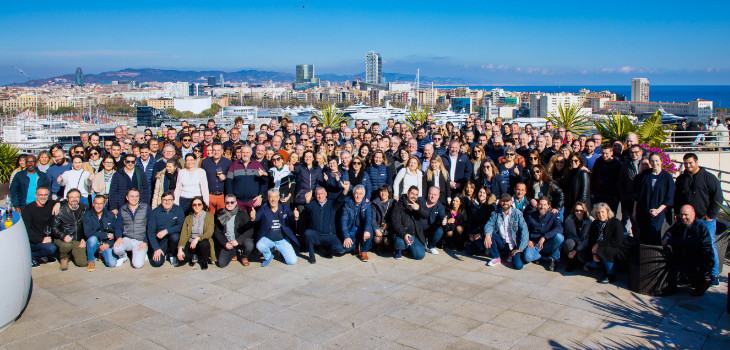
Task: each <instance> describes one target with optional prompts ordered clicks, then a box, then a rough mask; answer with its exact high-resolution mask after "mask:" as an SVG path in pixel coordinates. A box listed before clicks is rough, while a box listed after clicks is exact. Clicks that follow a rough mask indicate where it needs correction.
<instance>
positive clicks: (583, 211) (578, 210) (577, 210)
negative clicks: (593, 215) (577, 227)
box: [575, 209, 586, 213]
mask: <svg viewBox="0 0 730 350" xmlns="http://www.w3.org/2000/svg"><path fill="white" fill-rule="evenodd" d="M575 212H576V213H585V212H586V211H585V210H583V209H576V210H575Z"/></svg>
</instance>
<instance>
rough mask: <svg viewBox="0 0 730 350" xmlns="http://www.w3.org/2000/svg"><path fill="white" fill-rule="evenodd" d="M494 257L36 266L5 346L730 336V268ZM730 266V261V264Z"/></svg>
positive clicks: (717, 344)
mask: <svg viewBox="0 0 730 350" xmlns="http://www.w3.org/2000/svg"><path fill="white" fill-rule="evenodd" d="M484 262H485V260H484V259H483V258H471V257H462V256H460V255H455V254H454V253H450V254H446V253H445V252H443V251H442V252H441V254H440V255H438V256H433V255H428V254H427V256H426V259H425V260H423V261H413V260H409V259H408V258H404V259H403V260H401V261H397V260H395V259H393V258H391V257H389V256H383V257H377V256H375V255H374V254H371V261H370V262H369V263H363V262H360V261H359V260H358V259H356V258H355V257H353V256H350V255H347V256H345V257H342V258H335V259H332V260H327V259H323V258H319V259H318V260H317V264H316V265H309V264H308V263H307V262H306V261H304V260H300V261H299V263H298V264H297V265H295V266H286V265H284V264H283V263H281V262H280V261H275V262H273V263H272V264H271V265H270V266H269V267H266V268H261V267H260V264H258V263H252V265H251V266H249V267H246V268H244V267H242V266H241V265H240V264H238V263H235V262H234V263H232V264H231V265H230V266H228V267H227V268H225V269H219V268H217V267H215V266H211V267H210V268H209V269H208V270H207V271H200V270H199V269H198V268H197V267H195V268H193V267H189V266H185V267H180V268H172V267H171V266H170V265H169V264H166V265H165V266H163V267H161V268H152V267H150V266H145V267H144V268H143V269H141V270H134V269H132V268H131V266H129V265H128V264H127V265H125V266H124V267H121V268H117V269H113V270H112V269H108V268H106V267H103V266H101V264H97V265H98V267H97V270H96V271H95V272H87V271H86V269H85V268H78V267H74V266H71V268H70V269H69V271H67V272H60V271H59V270H58V264H51V265H43V266H41V267H40V268H35V269H33V277H34V280H35V290H34V291H33V297H32V299H31V302H30V305H29V306H28V309H27V311H26V312H25V314H24V315H23V317H22V318H21V319H20V320H19V321H18V322H17V323H16V324H15V325H13V326H11V327H10V328H9V329H7V330H6V331H5V332H3V333H0V350H11V349H12V350H14V349H22V350H30V349H51V348H57V347H60V348H63V349H158V348H173V349H210V348H221V349H239V348H255V349H297V348H305V349H306V348H317V349H341V348H361V349H376V348H377V349H401V348H415V349H445V348H450V349H493V348H494V349H524V348H530V349H542V348H567V349H574V348H578V349H599V348H612V349H624V348H626V349H629V348H631V349H633V348H639V347H645V348H676V347H681V348H695V349H700V348H703V349H730V315H728V314H727V313H726V312H725V308H726V300H727V299H726V294H725V292H724V291H725V290H727V281H726V280H725V279H724V278H723V279H722V280H723V282H722V283H721V287H720V288H716V289H713V290H711V291H710V292H709V293H708V294H706V295H705V296H704V297H701V298H693V297H690V296H689V295H688V294H687V290H686V289H681V290H680V293H678V294H677V295H675V296H672V297H667V298H652V297H647V296H642V295H637V294H634V293H631V292H630V291H628V290H627V289H626V288H625V281H626V277H627V276H626V275H619V284H618V285H600V284H597V283H596V282H595V277H594V276H587V275H583V273H582V271H581V273H580V274H575V273H570V274H566V273H564V272H562V269H563V266H562V265H560V266H559V271H560V272H548V271H546V270H545V269H544V268H543V267H541V266H538V265H534V264H530V265H527V266H525V269H524V270H522V271H514V270H512V269H511V268H508V267H505V266H498V267H493V268H487V267H485V266H484ZM725 267H726V271H727V268H728V265H726V266H725Z"/></svg>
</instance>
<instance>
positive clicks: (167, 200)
mask: <svg viewBox="0 0 730 350" xmlns="http://www.w3.org/2000/svg"><path fill="white" fill-rule="evenodd" d="M174 200H175V199H173V198H162V201H163V202H172V201H174Z"/></svg>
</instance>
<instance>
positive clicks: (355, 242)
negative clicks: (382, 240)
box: [343, 226, 373, 253]
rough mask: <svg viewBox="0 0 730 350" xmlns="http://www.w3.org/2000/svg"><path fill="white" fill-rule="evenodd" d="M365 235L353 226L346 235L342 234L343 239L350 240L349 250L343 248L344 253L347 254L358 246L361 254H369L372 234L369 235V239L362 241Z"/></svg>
mask: <svg viewBox="0 0 730 350" xmlns="http://www.w3.org/2000/svg"><path fill="white" fill-rule="evenodd" d="M364 234H365V231H364V230H361V229H360V228H359V227H357V226H355V227H353V228H352V230H350V232H348V233H344V236H345V237H344V238H349V239H351V240H352V245H351V246H350V248H345V251H346V252H349V251H351V250H353V249H355V248H357V247H358V246H359V247H360V251H361V252H365V253H367V252H369V251H370V248H371V247H372V246H373V235H372V232H371V233H370V238H368V239H366V240H363V236H364ZM343 247H344V246H343Z"/></svg>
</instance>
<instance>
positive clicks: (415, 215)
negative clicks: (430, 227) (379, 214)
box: [391, 186, 428, 260]
mask: <svg viewBox="0 0 730 350" xmlns="http://www.w3.org/2000/svg"><path fill="white" fill-rule="evenodd" d="M391 215H392V218H391V221H392V222H393V228H394V231H395V258H396V259H399V260H400V259H402V258H403V254H402V253H401V251H403V250H406V249H408V251H409V252H410V253H411V257H413V259H416V260H421V259H423V258H424V257H425V256H426V236H425V235H424V234H423V228H422V227H421V219H422V218H426V217H427V216H428V212H426V210H424V209H423V206H421V205H420V204H418V187H416V186H411V187H410V188H409V189H408V192H406V195H405V196H401V198H400V200H399V201H398V202H396V203H395V205H394V206H393V213H392V214H391Z"/></svg>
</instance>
